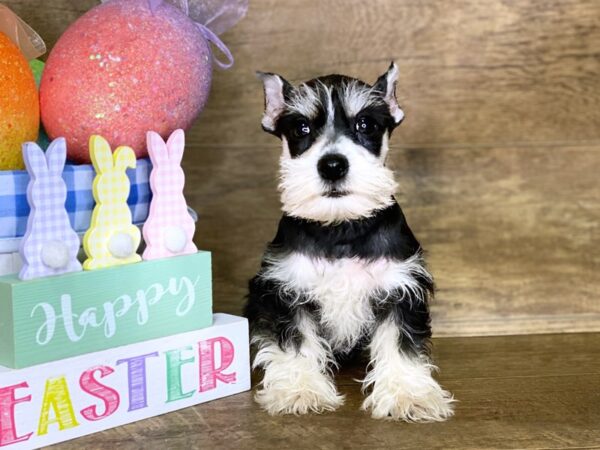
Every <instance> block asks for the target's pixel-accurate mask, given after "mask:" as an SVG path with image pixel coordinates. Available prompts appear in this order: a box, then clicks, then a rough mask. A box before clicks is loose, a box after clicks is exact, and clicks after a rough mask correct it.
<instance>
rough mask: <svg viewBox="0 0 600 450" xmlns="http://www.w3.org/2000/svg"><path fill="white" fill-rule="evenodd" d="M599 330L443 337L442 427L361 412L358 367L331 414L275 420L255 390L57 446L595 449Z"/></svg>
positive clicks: (345, 379) (598, 443) (438, 351)
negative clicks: (448, 409) (448, 414)
mask: <svg viewBox="0 0 600 450" xmlns="http://www.w3.org/2000/svg"><path fill="white" fill-rule="evenodd" d="M599 339H600V334H585V333H581V334H563V335H539V336H511V337H487V338H485V337H481V338H447V339H437V340H435V342H434V344H435V345H434V352H435V357H436V360H437V363H438V364H439V366H440V367H441V372H440V375H439V379H440V381H441V383H442V384H443V385H444V386H445V387H446V388H448V389H450V390H451V391H452V392H453V393H454V395H455V396H456V398H457V399H458V400H459V403H458V404H457V409H456V416H455V417H454V418H453V419H451V420H450V421H448V422H445V423H440V424H405V423H396V422H389V421H377V420H373V419H370V418H369V416H368V415H367V414H366V413H364V412H361V411H359V407H360V404H361V402H362V399H363V397H362V395H361V393H360V388H359V385H358V383H356V382H355V381H354V379H355V378H360V377H361V376H363V368H362V367H361V366H359V365H353V366H351V367H347V368H344V369H343V370H342V371H341V373H340V374H338V376H337V382H338V385H339V388H340V390H341V392H343V393H344V394H346V404H345V405H344V406H343V407H342V408H341V409H340V410H338V411H337V412H334V413H328V414H323V415H320V416H318V415H310V416H302V417H271V416H268V415H267V414H266V413H264V412H262V411H261V410H260V409H259V408H258V407H257V405H256V404H255V403H254V402H253V401H252V394H251V393H244V394H239V395H236V396H234V397H230V398H226V399H221V400H218V401H215V402H211V403H206V404H203V405H198V406H196V407H193V408H188V409H185V410H182V411H178V412H175V413H172V414H168V415H165V416H162V417H156V418H153V419H149V420H145V421H142V422H138V423H137V424H132V425H127V426H124V427H120V428H117V429H114V430H109V431H106V432H103V433H100V434H97V435H93V436H89V437H85V438H82V439H80V440H77V441H75V442H71V443H66V444H62V445H59V446H56V447H54V448H57V449H64V450H70V449H73V450H75V449H98V450H101V449H113V448H119V449H124V450H134V449H145V450H151V449H165V448H168V449H174V450H175V449H207V448H218V449H280V448H293V449H305V448H306V449H323V450H329V449H331V450H334V449H336V450H337V449H350V448H353V449H354V448H356V449H362V448H364V449H387V448H390V449H391V448H394V449H462V450H465V449H516V448H519V449H542V448H548V449H549V448H552V449H581V448H586V449H592V448H600V428H599V427H598V423H600V348H599V346H598V345H597V344H598V340H599Z"/></svg>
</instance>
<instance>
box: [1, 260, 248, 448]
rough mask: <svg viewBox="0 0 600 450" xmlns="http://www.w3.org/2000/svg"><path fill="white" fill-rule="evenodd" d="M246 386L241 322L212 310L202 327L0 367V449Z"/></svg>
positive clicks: (62, 437) (40, 442)
mask: <svg viewBox="0 0 600 450" xmlns="http://www.w3.org/2000/svg"><path fill="white" fill-rule="evenodd" d="M119 270H123V268H122V267H121V268H120V269H119ZM248 389H250V360H249V350H248V324H247V321H246V319H243V318H240V317H235V316H231V315H227V314H215V316H214V323H213V326H211V327H209V328H205V329H203V330H199V331H192V332H188V333H183V334H178V335H175V336H171V337H166V338H161V339H155V340H152V341H147V342H142V343H138V344H132V345H126V346H122V347H118V348H115V349H112V350H104V351H101V352H96V353H92V354H88V355H83V356H77V357H74V358H69V359H66V360H62V361H56V362H52V363H47V364H43V365H41V366H36V367H30V368H27V369H21V370H10V369H3V368H0V447H1V448H7V449H11V450H12V449H15V450H17V449H32V448H38V447H41V446H45V445H50V444H55V443H57V442H63V441H66V440H69V439H73V438H77V437H80V436H84V435H86V434H90V433H94V432H97V431H101V430H106V429H108V428H113V427H116V426H119V425H123V424H126V423H131V422H135V421H137V420H141V419H145V418H148V417H153V416H157V415H159V414H163V413H166V412H170V411H175V410H178V409H181V408H186V407H188V406H191V405H195V404H198V403H203V402H207V401H210V400H214V399H217V398H221V397H225V396H228V395H232V394H236V393H238V392H243V391H246V390H248Z"/></svg>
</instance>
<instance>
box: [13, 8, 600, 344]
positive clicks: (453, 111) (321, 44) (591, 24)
mask: <svg viewBox="0 0 600 450" xmlns="http://www.w3.org/2000/svg"><path fill="white" fill-rule="evenodd" d="M250 2H251V6H250V11H249V14H248V16H247V18H246V19H245V20H244V21H243V22H242V23H240V24H239V25H238V26H237V27H236V28H235V29H233V30H231V31H230V32H227V33H226V34H225V35H224V36H223V39H224V40H225V42H226V43H227V44H228V45H229V47H230V49H231V50H232V52H233V54H234V55H235V58H236V65H235V67H234V68H233V69H232V70H229V71H225V72H222V71H221V72H217V73H216V75H215V80H214V85H213V91H212V97H211V98H210V100H209V103H208V106H207V108H206V110H205V112H204V113H203V115H202V116H201V118H200V120H199V121H198V122H197V123H196V125H195V126H194V128H193V130H192V131H191V133H190V137H189V141H190V146H189V148H188V150H187V154H186V157H185V168H186V170H187V174H188V185H187V190H188V198H189V202H190V204H191V206H193V207H194V208H195V209H197V210H198V211H199V212H200V215H201V221H200V224H199V228H198V233H197V242H198V244H199V245H200V246H201V247H202V248H205V249H208V250H211V251H213V252H214V264H215V266H214V287H215V307H216V309H217V310H220V311H225V312H233V313H239V312H240V310H241V306H242V303H243V297H244V293H245V285H246V280H247V279H248V278H249V277H250V276H252V274H253V273H254V271H255V270H256V268H257V266H258V264H259V260H260V254H261V251H262V249H263V246H264V243H265V242H266V241H267V240H269V239H270V238H271V237H272V235H273V233H274V230H275V226H276V221H277V219H278V216H279V212H278V209H279V204H278V197H277V194H276V191H275V188H276V166H277V159H278V142H277V141H276V140H275V139H274V138H272V137H270V136H268V135H266V134H264V133H263V132H262V131H261V130H260V126H259V123H260V114H261V110H262V102H263V99H262V90H261V86H260V84H259V83H258V81H257V80H256V79H255V77H254V71H255V70H257V69H260V70H269V71H275V72H278V73H281V74H283V75H284V76H285V77H286V78H288V79H289V80H291V81H302V80H305V79H308V78H311V77H314V76H317V75H321V74H326V73H332V72H338V73H344V74H348V75H353V76H356V77H360V78H363V79H365V80H371V81H374V80H375V79H376V77H377V76H378V75H379V74H380V73H382V72H383V71H385V69H386V68H387V66H388V64H389V61H390V60H392V59H393V60H395V61H397V63H398V64H399V66H400V70H401V79H400V83H399V86H398V97H399V99H400V101H401V104H402V105H403V107H404V109H405V111H406V114H407V119H406V121H405V122H404V124H403V125H402V127H401V128H400V129H399V130H398V132H397V133H396V134H395V136H394V139H393V141H392V147H393V150H392V154H391V158H390V165H391V166H392V167H393V168H394V169H395V170H396V171H397V174H398V178H399V181H400V183H401V191H400V193H399V199H400V201H401V203H402V205H403V207H404V208H405V211H406V214H407V216H408V219H409V222H410V223H411V225H412V227H413V229H414V230H415V232H416V234H417V236H418V237H419V238H420V239H421V240H422V242H423V244H424V246H425V247H426V248H427V249H428V251H429V260H430V264H431V268H432V271H433V273H434V275H435V276H436V279H437V283H438V288H439V291H438V296H437V299H436V302H435V304H434V305H433V310H434V314H435V333H436V334H437V335H438V336H445V335H472V334H510V333H543V332H563V331H585V330H600V301H599V300H600V255H599V253H600V230H599V226H598V223H599V219H600V181H599V175H598V174H599V173H600V102H599V100H600V76H599V75H600V53H599V52H598V49H600V27H599V24H600V22H599V19H600V2H598V1H597V0H552V1H548V0H419V1H415V0H370V1H368V2H367V1H364V0H303V1H298V0H250ZM6 3H7V4H8V5H9V6H10V7H12V8H13V9H14V10H15V11H16V12H17V13H18V14H20V15H21V16H22V17H23V18H24V19H26V20H27V21H28V22H29V23H30V24H31V25H32V26H33V27H34V28H35V29H37V30H38V31H39V32H40V33H41V34H42V35H43V36H44V38H45V39H46V40H47V42H48V43H49V44H50V45H52V44H53V43H54V42H55V41H56V39H57V37H58V36H59V35H60V33H61V32H62V31H63V30H64V29H65V28H66V26H67V25H68V24H69V23H71V22H72V21H73V20H74V19H76V18H77V17H78V16H79V15H81V14H82V13H83V12H84V11H86V10H87V9H88V8H89V7H91V6H92V5H94V4H95V3H96V2H95V1H93V0H45V1H42V0H9V1H7V2H6ZM149 51H150V50H149Z"/></svg>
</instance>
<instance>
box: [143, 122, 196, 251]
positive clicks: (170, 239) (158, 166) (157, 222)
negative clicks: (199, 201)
mask: <svg viewBox="0 0 600 450" xmlns="http://www.w3.org/2000/svg"><path fill="white" fill-rule="evenodd" d="M146 139H147V144H148V154H149V155H150V160H151V161H152V172H151V173H150V188H151V189H152V202H151V203H150V211H149V213H148V219H147V220H146V223H145V224H144V228H143V234H144V240H145V242H146V250H144V254H143V258H144V259H146V260H148V259H157V258H165V257H168V256H175V255H185V254H188V253H195V252H197V251H198V249H197V248H196V246H195V245H194V242H193V240H192V239H193V237H194V231H195V228H196V227H195V224H194V220H193V219H192V217H191V216H190V214H189V212H188V209H187V204H186V201H185V197H184V196H183V185H184V183H185V176H184V174H183V169H182V168H181V159H182V158H183V149H184V147H185V134H184V132H183V130H175V131H174V132H173V133H172V134H171V136H170V137H169V139H168V140H167V142H166V143H165V141H164V140H163V139H162V138H161V137H160V135H159V134H158V133H156V132H154V131H149V132H148V133H147V135H146Z"/></svg>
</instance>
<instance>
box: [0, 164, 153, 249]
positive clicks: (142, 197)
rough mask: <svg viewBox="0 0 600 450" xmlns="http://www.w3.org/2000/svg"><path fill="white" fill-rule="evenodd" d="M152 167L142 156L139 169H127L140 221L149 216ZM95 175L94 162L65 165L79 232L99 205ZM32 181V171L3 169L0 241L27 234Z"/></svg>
mask: <svg viewBox="0 0 600 450" xmlns="http://www.w3.org/2000/svg"><path fill="white" fill-rule="evenodd" d="M151 169H152V165H151V164H150V160H149V159H140V160H138V161H137V166H136V168H135V169H129V170H127V176H128V177H129V180H130V182H131V191H130V193H129V198H128V200H127V203H128V204H129V209H130V210H131V214H132V217H133V223H135V224H137V225H139V224H142V223H143V222H144V221H145V220H146V217H147V216H148V207H149V206H150V199H151V196H152V194H151V191H150V185H149V176H150V171H151ZM94 176H95V172H94V167H93V166H92V165H89V164H88V165H73V164H67V165H65V170H64V172H63V179H64V180H65V183H66V184H67V202H66V207H67V212H68V213H69V220H70V221H71V225H72V226H73V228H74V229H75V231H77V232H78V233H83V232H84V231H85V230H87V229H88V227H89V226H90V219H91V217H92V210H93V209H94V205H95V202H94V197H93V195H92V181H93V180H94ZM28 183H29V175H28V173H27V172H26V171H24V170H12V171H0V244H1V243H2V242H1V241H3V240H4V241H9V240H10V241H14V239H15V238H19V237H21V236H23V235H24V234H25V229H26V227H27V216H28V215H29V204H28V203H27V184H28ZM0 247H1V245H0Z"/></svg>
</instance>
